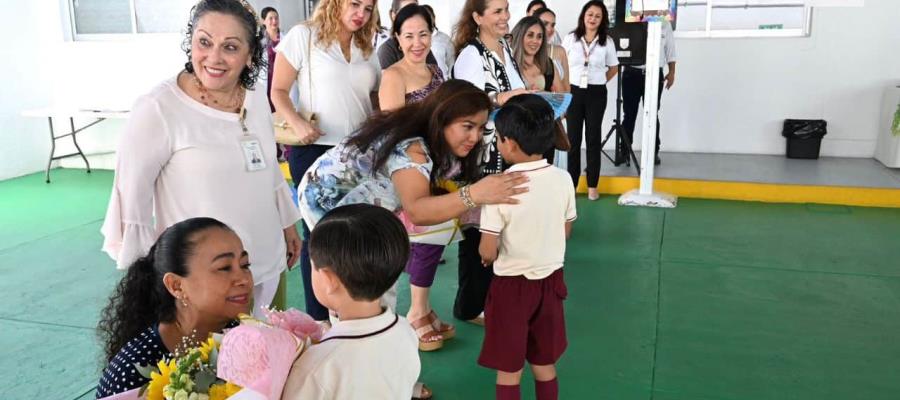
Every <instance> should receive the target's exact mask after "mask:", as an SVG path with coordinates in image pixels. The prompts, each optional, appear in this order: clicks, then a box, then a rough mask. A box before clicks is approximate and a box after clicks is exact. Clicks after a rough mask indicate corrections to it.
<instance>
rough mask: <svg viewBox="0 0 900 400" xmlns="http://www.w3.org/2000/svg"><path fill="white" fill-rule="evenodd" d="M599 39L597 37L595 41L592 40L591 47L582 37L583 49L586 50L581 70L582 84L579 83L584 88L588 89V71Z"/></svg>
mask: <svg viewBox="0 0 900 400" xmlns="http://www.w3.org/2000/svg"><path fill="white" fill-rule="evenodd" d="M598 42H599V39H597V38H595V39H594V41H593V42H591V45H590V47H588V46H587V44H586V43H585V42H584V38H581V50H582V51H583V52H584V69H583V70H582V71H581V82H580V83H581V84H580V85H578V86H580V87H581V88H582V89H587V87H588V71H590V69H591V68H590V67H591V54H593V53H594V48H595V47H597V43H598Z"/></svg>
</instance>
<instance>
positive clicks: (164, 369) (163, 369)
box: [147, 359, 176, 400]
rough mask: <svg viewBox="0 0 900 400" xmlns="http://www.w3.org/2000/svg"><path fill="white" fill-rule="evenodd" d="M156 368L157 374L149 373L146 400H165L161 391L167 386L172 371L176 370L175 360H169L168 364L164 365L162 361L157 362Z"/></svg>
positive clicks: (164, 361) (164, 362)
mask: <svg viewBox="0 0 900 400" xmlns="http://www.w3.org/2000/svg"><path fill="white" fill-rule="evenodd" d="M156 366H157V368H159V372H156V371H154V372H151V373H150V384H149V385H148V386H147V400H165V396H163V389H165V387H166V386H167V385H168V384H169V378H170V377H171V376H172V371H174V370H175V368H176V364H175V360H169V363H168V364H166V360H164V359H163V360H159V363H157V364H156Z"/></svg>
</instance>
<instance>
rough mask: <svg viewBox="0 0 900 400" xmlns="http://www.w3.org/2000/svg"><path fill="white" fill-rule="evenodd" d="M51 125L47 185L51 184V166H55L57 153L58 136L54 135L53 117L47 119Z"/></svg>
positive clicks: (46, 174)
mask: <svg viewBox="0 0 900 400" xmlns="http://www.w3.org/2000/svg"><path fill="white" fill-rule="evenodd" d="M47 121H48V122H49V123H50V157H49V158H48V159H47V171H46V173H45V176H46V181H47V183H50V166H51V165H52V164H53V155H54V154H55V153H56V136H55V135H54V134H53V117H47Z"/></svg>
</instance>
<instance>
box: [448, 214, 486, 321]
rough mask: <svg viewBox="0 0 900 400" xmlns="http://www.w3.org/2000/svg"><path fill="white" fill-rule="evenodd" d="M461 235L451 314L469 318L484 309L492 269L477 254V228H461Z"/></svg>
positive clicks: (478, 238)
mask: <svg viewBox="0 0 900 400" xmlns="http://www.w3.org/2000/svg"><path fill="white" fill-rule="evenodd" d="M463 237H464V239H463V241H461V242H459V253H458V255H459V289H457V290H456V302H455V303H454V304H453V316H454V317H456V318H458V319H461V320H470V319H473V318H475V317H477V316H478V314H481V312H482V311H484V301H485V299H486V298H487V292H488V289H489V288H490V287H491V279H493V277H494V269H493V268H492V266H490V265H489V266H486V267H485V266H483V265H481V255H479V254H478V244H479V243H481V232H480V231H478V228H467V229H465V230H463Z"/></svg>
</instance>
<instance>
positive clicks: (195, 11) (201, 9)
mask: <svg viewBox="0 0 900 400" xmlns="http://www.w3.org/2000/svg"><path fill="white" fill-rule="evenodd" d="M210 12H217V13H222V14H226V15H231V16H233V17H235V18H237V20H238V21H240V23H241V25H242V26H243V27H244V29H245V30H246V31H247V44H248V45H249V46H250V66H249V67H245V68H244V70H243V71H241V77H240V83H241V86H243V87H244V89H253V85H254V84H255V83H256V79H257V78H259V74H260V73H261V71H263V70H265V69H266V68H267V65H266V60H265V57H263V48H262V39H263V36H264V35H265V29H263V28H261V27H260V25H259V21H257V19H256V15H255V14H254V13H253V11H252V10H251V9H248V8H247V7H245V6H244V4H243V3H242V2H241V1H238V0H201V1H200V2H199V3H197V5H195V6H194V7H193V8H191V18H190V20H188V24H187V28H186V32H185V38H184V42H182V43H181V49H182V50H184V54H186V55H187V58H188V60H187V62H186V63H185V64H184V70H185V71H187V72H189V73H192V74H193V73H194V64H192V63H191V42H192V41H193V39H194V28H195V27H196V26H197V21H199V20H200V18H201V17H203V16H204V15H206V14H207V13H210Z"/></svg>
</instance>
